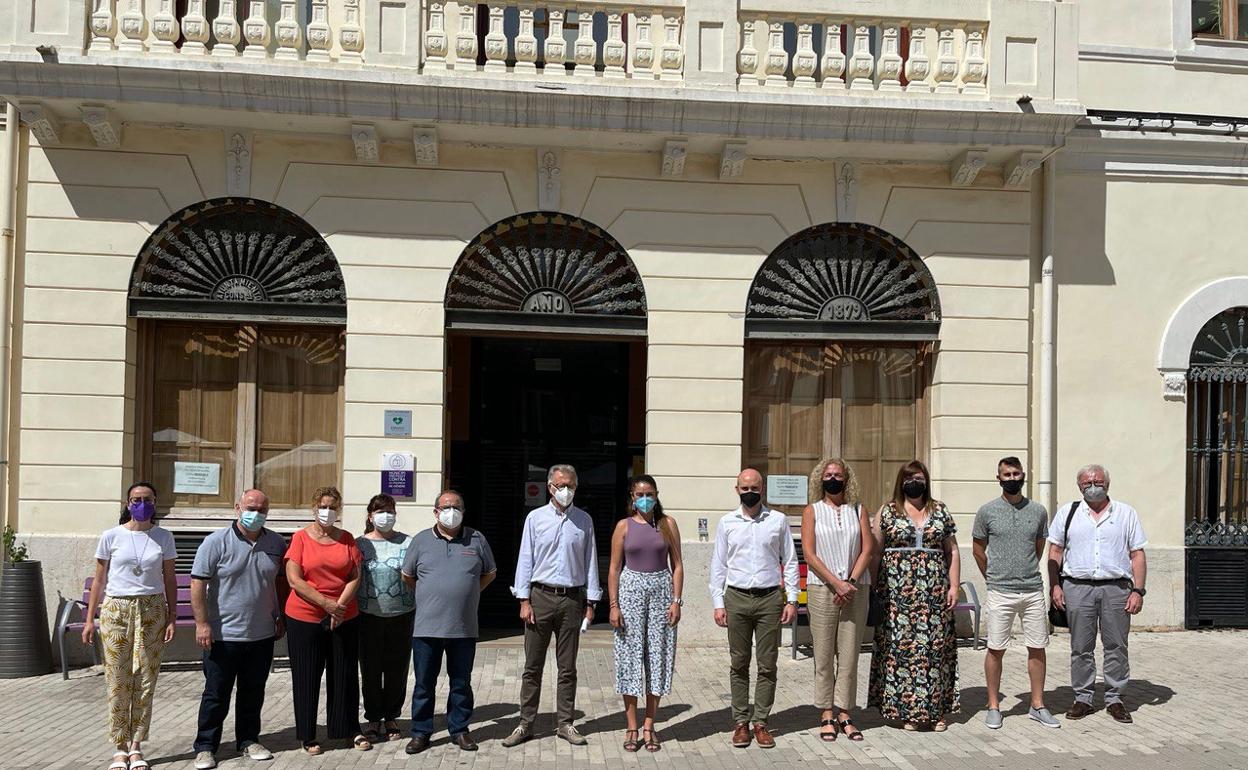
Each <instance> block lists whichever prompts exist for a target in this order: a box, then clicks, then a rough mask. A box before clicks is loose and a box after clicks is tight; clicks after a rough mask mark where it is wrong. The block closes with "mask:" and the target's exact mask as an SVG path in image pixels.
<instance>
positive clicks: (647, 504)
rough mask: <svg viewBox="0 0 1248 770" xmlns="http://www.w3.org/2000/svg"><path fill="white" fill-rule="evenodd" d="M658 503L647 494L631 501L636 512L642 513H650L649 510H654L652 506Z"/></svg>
mask: <svg viewBox="0 0 1248 770" xmlns="http://www.w3.org/2000/svg"><path fill="white" fill-rule="evenodd" d="M658 504H659V501H658V500H656V499H655V498H653V497H650V496H648V495H647V496H645V497H639V498H637V499H636V500H634V501H633V507H634V508H636V509H637V510H638V512H640V513H642V514H648V513H650V512H651V511H653V510H654V506H656V505H658Z"/></svg>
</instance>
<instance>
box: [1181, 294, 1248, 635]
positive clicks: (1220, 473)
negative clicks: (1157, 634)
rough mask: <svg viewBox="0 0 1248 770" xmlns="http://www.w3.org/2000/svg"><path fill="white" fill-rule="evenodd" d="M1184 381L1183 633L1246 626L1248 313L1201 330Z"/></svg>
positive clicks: (1227, 313) (1228, 314)
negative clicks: (1184, 558)
mask: <svg viewBox="0 0 1248 770" xmlns="http://www.w3.org/2000/svg"><path fill="white" fill-rule="evenodd" d="M1187 381H1188V387H1187V495H1186V511H1187V517H1186V525H1185V529H1184V545H1185V546H1186V551H1187V556H1186V562H1187V564H1186V575H1187V578H1186V579H1187V590H1186V601H1185V605H1186V616H1187V617H1186V625H1187V626H1188V627H1189V628H1200V627H1208V626H1241V627H1242V626H1248V307H1235V308H1231V309H1229V310H1224V311H1222V312H1221V313H1219V314H1218V315H1216V316H1214V317H1213V318H1211V319H1209V321H1207V322H1206V323H1205V325H1204V326H1203V327H1202V328H1201V330H1200V332H1199V333H1197V335H1196V340H1195V341H1194V342H1193V343H1192V347H1191V357H1190V363H1189V367H1188V370H1187Z"/></svg>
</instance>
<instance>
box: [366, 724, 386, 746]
mask: <svg viewBox="0 0 1248 770" xmlns="http://www.w3.org/2000/svg"><path fill="white" fill-rule="evenodd" d="M381 730H382V728H381V722H369V723H368V727H366V728H364V737H365V738H366V739H367V740H368V742H369V743H381V742H382V741H384V740H386V739H385V738H382V737H381Z"/></svg>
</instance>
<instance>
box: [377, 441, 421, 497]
mask: <svg viewBox="0 0 1248 770" xmlns="http://www.w3.org/2000/svg"><path fill="white" fill-rule="evenodd" d="M415 492H416V460H415V458H413V457H412V453H411V452H382V453H381V493H382V494H383V495H390V496H391V497H411V496H413V495H414V494H415Z"/></svg>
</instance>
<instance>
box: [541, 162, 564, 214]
mask: <svg viewBox="0 0 1248 770" xmlns="http://www.w3.org/2000/svg"><path fill="white" fill-rule="evenodd" d="M561 156H562V153H560V152H559V150H555V149H552V148H549V147H539V148H538V150H537V207H538V208H539V209H541V210H542V211H558V210H559V182H560V179H559V178H560V177H561V176H562V175H563V171H562V170H561V169H560V165H562V162H563V159H562V157H561Z"/></svg>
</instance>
